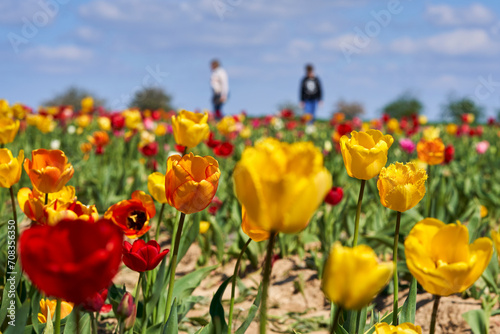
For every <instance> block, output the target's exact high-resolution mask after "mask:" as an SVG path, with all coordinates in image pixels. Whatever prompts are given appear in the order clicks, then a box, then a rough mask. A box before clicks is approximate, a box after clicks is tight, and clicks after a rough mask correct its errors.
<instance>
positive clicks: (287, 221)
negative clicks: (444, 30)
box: [0, 97, 500, 334]
mask: <svg viewBox="0 0 500 334" xmlns="http://www.w3.org/2000/svg"><path fill="white" fill-rule="evenodd" d="M499 125H500V124H498V123H497V122H496V121H495V120H494V119H490V120H489V121H488V122H487V123H486V124H481V123H478V122H475V120H474V118H473V117H472V115H470V114H464V115H463V117H462V119H461V120H460V121H457V122H455V123H434V124H429V123H428V121H427V119H426V117H425V116H418V115H412V116H409V117H404V118H403V119H395V118H391V117H390V116H388V115H385V114H384V115H382V116H381V117H380V118H377V119H372V120H365V121H363V120H361V119H359V118H354V119H346V118H345V115H343V114H340V113H336V114H334V115H333V116H332V118H331V119H330V120H312V119H311V118H310V117H308V115H307V114H306V115H296V114H294V112H293V111H291V110H282V111H279V112H277V113H275V114H273V115H268V116H263V117H250V116H248V115H246V114H245V113H244V112H243V113H240V114H238V115H230V116H226V117H224V118H222V119H215V118H214V115H212V113H210V112H208V111H195V112H191V111H186V110H179V111H164V110H154V111H150V110H135V109H129V110H123V111H119V112H118V111H114V112H110V111H107V110H104V109H103V108H100V107H99V108H95V107H94V105H93V100H92V98H90V97H88V98H85V99H84V100H82V104H81V108H80V109H79V110H74V109H73V108H72V107H69V106H47V107H40V108H39V109H38V110H36V111H34V110H32V109H31V108H29V107H27V106H25V105H23V104H20V103H16V104H9V103H8V102H7V101H5V100H0V144H1V149H0V187H1V188H2V189H0V210H1V211H0V216H1V220H0V273H1V274H0V276H1V277H2V280H1V283H0V289H1V290H0V296H1V302H0V333H6V334H11V333H23V334H24V333H26V334H28V333H29V334H33V333H36V334H42V333H56V334H60V333H92V334H94V333H110V334H111V333H118V334H122V333H148V334H173V333H199V334H212V333H216V334H219V333H224V334H226V333H227V334H231V333H235V334H242V333H261V334H263V333H336V334H346V333H347V334H372V333H373V334H388V333H405V334H412V333H413V334H415V333H474V334H485V333H500V304H499V302H500V301H499V296H500V266H499V261H500V257H499V256H498V253H497V250H498V248H499V247H500V230H499V228H500V224H499V222H500V169H499V168H498V167H499V166H500V147H499V146H498V143H499V137H500V126H499Z"/></svg>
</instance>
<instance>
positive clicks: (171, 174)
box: [165, 153, 220, 214]
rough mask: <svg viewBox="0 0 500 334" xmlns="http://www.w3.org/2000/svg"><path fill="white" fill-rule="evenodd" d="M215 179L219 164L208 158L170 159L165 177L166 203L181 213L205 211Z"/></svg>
mask: <svg viewBox="0 0 500 334" xmlns="http://www.w3.org/2000/svg"><path fill="white" fill-rule="evenodd" d="M219 177H220V169H219V163H218V162H217V160H215V159H214V158H212V157H210V156H206V157H200V156H198V155H194V154H193V153H189V154H186V155H185V156H183V157H182V158H181V156H180V155H173V156H171V157H170V158H168V160H167V173H166V175H165V195H166V198H167V202H168V204H169V205H170V206H173V207H174V208H176V209H177V210H179V211H180V212H183V213H185V214H191V213H195V212H199V211H201V210H203V209H205V208H206V207H207V206H208V205H209V204H210V202H211V201H212V199H213V197H214V196H215V192H216V191H217V186H218V185H219Z"/></svg>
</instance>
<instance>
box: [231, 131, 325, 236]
mask: <svg viewBox="0 0 500 334" xmlns="http://www.w3.org/2000/svg"><path fill="white" fill-rule="evenodd" d="M233 180H234V187H235V192H236V196H237V197H238V200H239V201H240V203H241V205H242V206H244V207H245V209H246V212H247V214H248V218H249V219H250V220H251V221H253V222H255V224H256V225H257V227H258V228H260V229H262V230H265V231H272V232H283V233H297V232H299V231H301V230H303V229H304V228H305V227H306V226H307V224H308V222H309V219H310V218H311V216H312V215H313V213H314V211H316V209H317V208H318V206H319V205H320V204H321V203H322V202H323V199H324V198H325V196H326V194H327V192H328V191H329V190H330V188H331V187H332V177H331V175H330V173H329V172H328V170H326V168H325V167H324V166H323V155H322V154H321V152H320V150H319V149H318V148H316V147H315V146H314V145H313V143H311V142H297V143H294V144H287V143H281V142H279V141H278V140H276V139H273V138H268V139H265V140H263V141H261V142H259V143H257V144H256V145H255V147H247V148H245V151H244V152H243V154H242V157H241V160H240V161H239V162H238V163H237V164H236V167H235V169H234V173H233Z"/></svg>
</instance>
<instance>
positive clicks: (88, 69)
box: [0, 0, 500, 119]
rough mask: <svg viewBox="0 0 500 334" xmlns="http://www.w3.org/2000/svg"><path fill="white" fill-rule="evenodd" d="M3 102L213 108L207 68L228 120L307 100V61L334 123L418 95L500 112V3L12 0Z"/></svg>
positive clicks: (1, 65) (432, 102)
mask: <svg viewBox="0 0 500 334" xmlns="http://www.w3.org/2000/svg"><path fill="white" fill-rule="evenodd" d="M0 36H1V39H0V73H1V74H0V75H1V80H0V98H1V97H3V98H6V99H8V100H9V102H11V103H13V102H23V103H25V104H28V105H30V106H32V107H35V108H36V107H38V106H39V105H40V103H41V102H42V101H43V100H46V99H48V98H50V97H52V96H53V95H54V94H56V93H59V92H61V91H63V90H64V89H65V88H67V87H68V86H70V85H76V86H79V87H82V88H85V89H88V90H90V91H92V92H94V93H95V94H96V95H97V96H99V97H102V98H105V99H106V100H107V104H108V107H110V108H112V109H121V108H124V107H125V106H126V105H127V104H128V102H129V101H130V98H131V96H132V95H133V93H134V92H135V91H137V90H138V89H140V88H141V87H143V86H144V85H150V84H155V85H159V86H161V87H163V88H165V89H166V90H167V91H168V92H169V93H171V94H172V95H173V103H174V105H175V106H176V107H181V108H185V109H188V110H193V109H196V108H209V107H210V94H211V93H210V89H209V76H210V70H209V62H210V60H211V59H212V58H218V59H220V60H221V62H222V64H223V66H224V67H225V68H226V70H227V72H228V75H229V79H230V90H231V96H230V100H229V101H228V103H227V105H226V107H225V110H226V113H238V112H239V111H241V110H246V111H247V112H249V113H250V114H253V115H262V114H270V113H274V112H276V108H277V105H278V104H280V103H283V102H286V101H290V102H297V99H298V89H299V80H300V78H301V77H302V75H303V67H304V64H305V63H307V62H311V63H313V64H315V67H316V69H317V73H318V76H319V77H320V79H321V81H322V83H323V89H324V95H325V98H324V105H323V107H322V108H321V109H320V110H319V116H320V117H328V116H329V115H330V114H331V112H332V110H333V106H334V104H335V103H336V102H337V101H338V100H339V99H344V100H346V101H349V102H351V101H358V102H360V103H362V104H363V105H364V107H365V109H366V114H365V117H366V118H370V117H375V116H378V115H379V114H380V110H381V108H382V107H383V106H384V105H385V104H387V103H388V102H390V101H391V100H393V99H394V98H396V97H397V96H398V95H400V94H401V93H403V92H406V91H410V92H412V93H413V94H414V95H416V96H417V97H418V98H419V99H420V100H421V101H422V102H423V104H424V112H425V114H427V115H428V116H429V117H430V118H431V119H435V118H436V117H437V116H438V115H439V113H440V111H441V106H442V105H443V104H445V103H446V102H447V100H448V98H449V96H450V94H455V95H456V96H460V97H462V96H467V97H470V98H472V99H474V100H475V101H476V102H477V103H479V104H480V105H482V106H484V107H485V110H486V112H487V114H489V115H494V114H496V111H497V110H498V109H500V62H499V60H500V57H499V56H500V2H499V1H460V0H458V1H411V0H401V1H398V0H389V1H379V0H372V1H367V0H366V1H363V0H274V1H266V0H178V1H168V0H113V1H112V0H88V1H84V0H23V1H18V0H2V2H1V3H0Z"/></svg>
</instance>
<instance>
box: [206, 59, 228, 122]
mask: <svg viewBox="0 0 500 334" xmlns="http://www.w3.org/2000/svg"><path fill="white" fill-rule="evenodd" d="M210 67H211V68H212V75H211V76H210V86H211V87H212V93H213V95H212V104H213V106H214V112H215V118H216V119H221V118H222V117H223V114H222V105H223V104H224V103H225V102H226V101H227V98H228V94H229V81H228V78H227V73H226V71H225V70H224V69H223V68H222V67H221V66H220V62H219V61H218V60H217V59H214V60H212V62H211V63H210Z"/></svg>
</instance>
